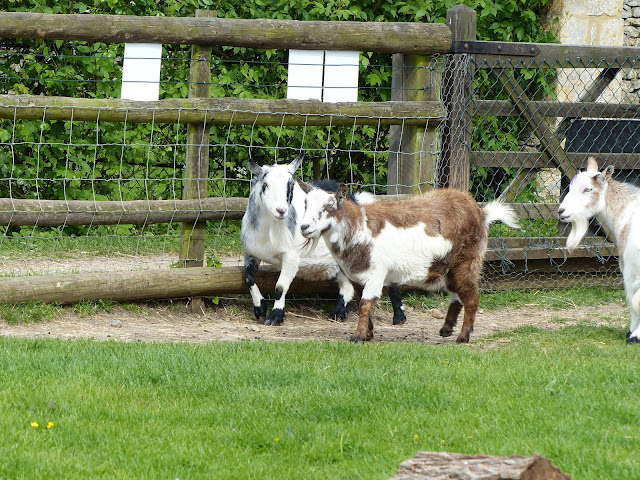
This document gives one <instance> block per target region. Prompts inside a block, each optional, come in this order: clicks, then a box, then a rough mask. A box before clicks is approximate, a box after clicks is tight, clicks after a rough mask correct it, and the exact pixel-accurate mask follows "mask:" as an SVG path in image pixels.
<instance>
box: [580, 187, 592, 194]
mask: <svg viewBox="0 0 640 480" xmlns="http://www.w3.org/2000/svg"><path fill="white" fill-rule="evenodd" d="M592 191H593V188H589V187H587V188H585V189H584V190H583V191H582V193H590V192H592Z"/></svg>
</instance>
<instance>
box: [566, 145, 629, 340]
mask: <svg viewBox="0 0 640 480" xmlns="http://www.w3.org/2000/svg"><path fill="white" fill-rule="evenodd" d="M612 174H613V168H612V167H609V168H607V169H606V170H605V171H604V172H600V171H598V162H596V159H595V158H593V157H589V159H588V162H587V170H586V171H585V172H580V173H578V174H577V175H576V176H575V177H573V179H572V180H571V185H570V186H569V192H568V193H567V195H566V197H564V200H563V201H562V203H561V204H560V208H558V215H559V216H560V220H562V221H563V222H571V232H570V233H569V237H568V238H567V248H568V249H572V248H575V247H577V246H578V244H579V243H580V240H582V238H583V237H584V235H585V234H586V233H587V229H588V227H589V219H591V218H592V217H594V216H595V217H596V218H597V219H598V220H599V221H600V223H602V224H603V225H604V226H605V227H606V228H607V229H608V230H609V231H610V232H611V233H612V234H613V235H614V237H615V239H614V240H615V242H616V244H617V245H618V262H619V263H620V270H621V271H622V279H623V281H624V289H625V292H626V294H627V301H628V302H629V305H630V306H631V325H630V326H629V331H628V332H627V343H640V188H638V187H636V186H635V185H631V184H629V183H622V182H617V181H615V180H613V179H612V178H611V175H612Z"/></svg>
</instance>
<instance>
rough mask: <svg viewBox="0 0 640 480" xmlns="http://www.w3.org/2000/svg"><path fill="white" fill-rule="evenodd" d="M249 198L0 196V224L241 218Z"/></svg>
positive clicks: (75, 224) (42, 224)
mask: <svg viewBox="0 0 640 480" xmlns="http://www.w3.org/2000/svg"><path fill="white" fill-rule="evenodd" d="M246 207H247V199H246V198H236V197H229V198H203V199H200V200H129V201H125V202H120V201H99V202H98V201H96V202H93V201H89V200H23V199H12V198H0V225H11V226H28V225H38V226H41V227H50V226H57V225H69V226H77V225H150V224H154V223H168V222H188V223H194V222H196V221H206V220H218V219H221V218H227V219H238V218H242V215H244V211H245V210H246Z"/></svg>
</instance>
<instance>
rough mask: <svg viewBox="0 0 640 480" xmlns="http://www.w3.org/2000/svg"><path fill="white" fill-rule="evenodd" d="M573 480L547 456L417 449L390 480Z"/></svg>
mask: <svg viewBox="0 0 640 480" xmlns="http://www.w3.org/2000/svg"><path fill="white" fill-rule="evenodd" d="M496 479H501V480H570V479H571V477H570V476H569V475H567V474H565V473H562V471H561V470H560V469H559V468H557V467H555V466H553V465H552V464H551V462H550V461H549V460H548V459H547V458H544V457H540V456H538V455H535V456H533V457H523V456H519V455H512V456H510V457H494V456H489V455H463V454H460V453H445V452H418V454H417V455H416V456H415V457H414V458H412V459H410V460H406V461H404V462H402V464H401V465H400V470H398V473H397V474H396V475H395V476H394V477H392V478H391V480H496Z"/></svg>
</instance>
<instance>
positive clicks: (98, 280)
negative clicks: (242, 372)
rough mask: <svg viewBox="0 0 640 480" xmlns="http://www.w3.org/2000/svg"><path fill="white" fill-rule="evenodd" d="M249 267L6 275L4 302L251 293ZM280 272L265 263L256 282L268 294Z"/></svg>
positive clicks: (301, 286)
mask: <svg viewBox="0 0 640 480" xmlns="http://www.w3.org/2000/svg"><path fill="white" fill-rule="evenodd" d="M243 271H244V268H243V267H222V268H212V267H190V268H169V269H165V270H140V271H135V272H110V273H109V272H92V273H68V274H58V275H46V276H31V277H4V278H0V303H23V302H55V303H62V304H69V303H76V302H81V301H85V300H116V301H134V300H149V299H152V298H186V297H198V296H200V297H207V296H208V297H216V296H220V295H230V294H248V293H249V289H248V288H247V286H246V285H245V283H244V275H243ZM278 275H279V272H278V270H277V269H276V268H275V267H271V266H265V267H261V268H260V270H258V273H257V274H256V283H257V284H258V285H259V286H260V289H261V290H262V291H263V292H265V294H267V293H270V292H274V291H275V285H276V280H277V278H278ZM289 291H290V292H291V293H320V294H327V295H329V294H334V295H335V296H336V297H337V295H338V287H337V284H336V283H335V282H330V281H324V282H308V281H304V280H302V279H299V278H296V279H295V280H294V281H293V283H292V284H291V287H290V289H289Z"/></svg>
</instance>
